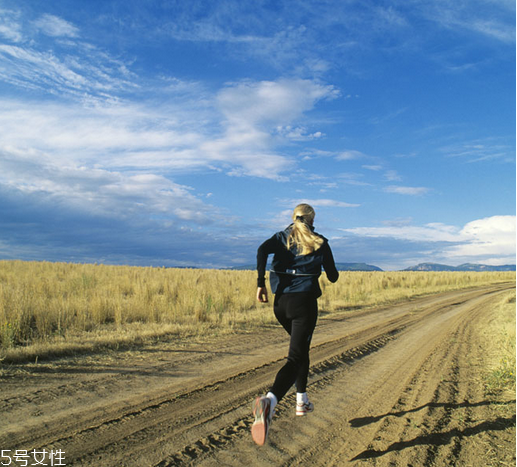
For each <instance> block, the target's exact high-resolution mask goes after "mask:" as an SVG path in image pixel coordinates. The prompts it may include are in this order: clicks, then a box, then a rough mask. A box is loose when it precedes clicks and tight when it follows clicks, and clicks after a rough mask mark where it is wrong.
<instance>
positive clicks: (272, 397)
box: [266, 392, 278, 412]
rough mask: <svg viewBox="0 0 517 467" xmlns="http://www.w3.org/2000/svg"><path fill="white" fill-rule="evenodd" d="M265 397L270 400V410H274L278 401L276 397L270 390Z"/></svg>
mask: <svg viewBox="0 0 517 467" xmlns="http://www.w3.org/2000/svg"><path fill="white" fill-rule="evenodd" d="M266 397H267V398H268V399H270V400H271V412H274V410H275V406H276V404H277V403H278V399H277V398H276V396H275V395H274V394H273V393H272V392H268V393H267V394H266Z"/></svg>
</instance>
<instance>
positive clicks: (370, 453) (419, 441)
mask: <svg viewBox="0 0 517 467" xmlns="http://www.w3.org/2000/svg"><path fill="white" fill-rule="evenodd" d="M510 404H514V405H515V400H513V401H507V402H489V401H483V402H475V403H471V402H467V401H465V402H461V403H459V404H453V403H448V402H446V403H442V402H430V403H429V404H425V405H423V406H421V407H417V408H415V409H409V410H404V411H400V412H390V413H386V414H384V415H378V416H374V417H362V418H354V419H353V420H350V425H351V426H352V427H354V428H359V427H362V426H366V425H369V424H370V423H375V422H378V421H379V420H382V419H383V418H385V417H388V416H393V417H402V416H404V415H406V414H409V413H412V412H418V411H419V410H422V409H424V408H426V407H428V408H444V409H446V410H449V411H452V410H454V409H459V408H464V407H465V408H466V407H469V408H473V407H481V406H488V405H499V406H500V405H510ZM512 426H515V415H513V416H512V417H509V418H503V417H498V418H497V419H495V420H491V421H484V422H481V423H479V424H478V425H475V426H471V427H467V428H464V429H459V428H454V429H452V430H450V431H446V432H437V433H429V434H425V435H421V436H417V437H416V438H414V439H412V440H408V441H398V442H396V443H393V444H391V445H390V446H388V448H386V449H385V450H382V451H377V450H375V449H369V450H366V451H363V452H362V453H360V454H358V455H357V456H355V457H354V458H353V459H352V460H354V461H355V460H360V459H374V458H377V457H380V456H383V455H384V454H387V453H388V452H392V451H401V450H403V449H405V448H408V447H412V446H418V445H433V446H442V445H446V444H449V443H450V442H451V440H452V438H454V437H466V436H473V435H477V434H479V433H482V432H485V431H501V430H506V429H507V428H510V427H512Z"/></svg>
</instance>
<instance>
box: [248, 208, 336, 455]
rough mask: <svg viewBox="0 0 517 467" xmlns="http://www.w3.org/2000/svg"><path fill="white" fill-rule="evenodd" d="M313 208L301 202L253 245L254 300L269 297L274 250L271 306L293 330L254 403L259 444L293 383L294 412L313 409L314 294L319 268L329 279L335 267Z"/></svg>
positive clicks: (254, 429) (333, 279)
mask: <svg viewBox="0 0 517 467" xmlns="http://www.w3.org/2000/svg"><path fill="white" fill-rule="evenodd" d="M314 216H315V212H314V209H313V208H312V207H311V206H309V205H308V204H299V205H298V206H296V208H295V209H294V212H293V216H292V219H293V223H292V224H291V225H289V227H287V228H286V229H285V230H283V231H281V232H277V233H276V234H275V235H273V236H272V237H271V238H270V239H269V240H266V241H265V242H264V243H263V244H262V245H260V247H259V249H258V251H257V271H258V281H257V285H258V289H257V300H258V301H259V302H262V303H266V302H268V293H267V288H266V281H265V273H266V263H267V258H268V255H270V254H273V255H274V256H273V262H272V267H271V271H270V285H271V290H272V292H273V294H275V299H274V304H273V310H274V312H275V316H276V318H277V320H278V321H279V322H280V324H281V325H282V326H283V327H284V329H285V330H286V331H287V332H288V334H289V335H290V336H291V339H290V344H289V354H288V356H287V362H286V363H285V365H284V366H283V367H282V368H281V369H280V371H279V372H278V373H277V375H276V378H275V381H274V383H273V386H272V387H271V389H270V391H269V392H268V393H267V395H266V396H263V397H258V398H257V399H256V400H255V402H254V405H253V415H254V416H255V422H254V423H253V426H252V427H251V434H252V437H253V440H254V441H255V443H257V444H258V445H260V446H262V445H263V444H265V442H266V440H267V435H268V431H269V427H270V424H271V419H272V417H273V414H274V411H275V406H276V404H277V403H278V402H279V401H280V400H281V399H282V398H283V397H284V396H285V394H286V393H287V391H288V390H289V389H290V388H291V386H292V385H293V384H296V415H298V416H304V415H306V414H307V413H309V412H312V411H313V410H314V405H313V404H312V402H309V398H308V396H307V377H308V375H309V348H310V344H311V339H312V333H313V332H314V328H315V327H316V321H317V319H318V303H317V299H318V297H320V296H321V288H320V285H319V280H318V279H319V277H320V275H321V268H322V266H323V269H324V270H325V272H326V274H327V278H328V279H329V280H330V282H336V281H337V280H338V277H339V273H338V271H337V269H336V265H335V263H334V257H333V256H332V251H331V249H330V246H329V244H328V241H327V239H326V238H325V237H323V236H322V235H320V234H318V233H316V232H315V231H314V226H313V223H314Z"/></svg>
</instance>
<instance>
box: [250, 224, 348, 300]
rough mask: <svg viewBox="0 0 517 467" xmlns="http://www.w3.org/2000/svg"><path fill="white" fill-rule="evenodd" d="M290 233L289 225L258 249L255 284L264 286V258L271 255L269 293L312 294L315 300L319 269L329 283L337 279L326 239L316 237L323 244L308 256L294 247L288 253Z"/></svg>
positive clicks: (318, 288) (318, 289)
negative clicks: (287, 245)
mask: <svg viewBox="0 0 517 467" xmlns="http://www.w3.org/2000/svg"><path fill="white" fill-rule="evenodd" d="M290 231H291V226H289V227H287V229H285V230H283V231H281V232H277V233H276V234H275V235H273V236H272V237H271V238H269V239H268V240H266V241H265V242H264V243H262V245H260V247H259V248H258V251H257V272H258V280H257V285H258V287H265V285H266V280H265V274H266V264H267V258H268V256H269V255H270V254H274V256H273V263H272V267H271V271H270V276H269V280H270V284H271V291H272V292H273V293H274V294H278V293H295V292H312V293H314V294H315V295H316V296H317V297H319V296H321V288H320V285H319V280H318V279H319V277H320V275H321V268H322V267H323V269H324V270H325V272H326V274H327V278H328V279H329V281H330V282H336V281H337V280H338V278H339V272H338V271H337V269H336V264H335V262H334V257H333V255H332V250H331V249H330V246H329V244H328V240H327V239H326V238H325V237H323V236H322V235H319V234H316V235H318V236H320V237H321V238H322V239H323V240H324V242H323V245H322V246H321V247H320V248H318V249H317V250H316V251H314V252H312V253H310V254H308V255H298V254H297V252H296V249H295V248H293V249H291V250H288V249H287V247H286V244H287V237H288V236H289V233H290Z"/></svg>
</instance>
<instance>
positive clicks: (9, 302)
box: [0, 261, 515, 363]
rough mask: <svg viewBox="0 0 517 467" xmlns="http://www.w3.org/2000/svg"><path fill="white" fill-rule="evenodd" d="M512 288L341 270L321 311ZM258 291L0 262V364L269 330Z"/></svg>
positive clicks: (444, 277) (165, 273) (251, 283)
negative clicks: (157, 341) (446, 293)
mask: <svg viewBox="0 0 517 467" xmlns="http://www.w3.org/2000/svg"><path fill="white" fill-rule="evenodd" d="M509 281H513V282H515V272H342V273H341V277H340V280H339V281H338V282H337V283H336V284H330V283H329V282H328V281H327V280H326V278H325V276H324V275H323V276H322V279H321V285H322V288H323V290H324V293H323V297H322V298H321V299H320V310H322V311H324V312H338V311H340V312H342V311H351V310H355V309H358V308H364V307H368V306H373V305H381V304H388V303H394V302H396V301H400V300H405V299H409V298H411V297H416V296H422V295H425V294H431V293H437V292H443V291H448V290H457V289H464V288H470V287H475V286H481V285H485V284H493V283H498V282H509ZM255 293H256V273H255V272H254V271H234V270H209V269H168V268H144V267H130V266H107V265H97V264H69V263H48V262H22V261H0V362H2V361H3V362H4V363H8V362H15V361H24V360H32V361H34V359H37V358H44V357H47V356H52V355H62V354H71V353H76V352H81V351H87V352H91V351H96V350H98V349H102V348H119V347H120V346H127V345H133V344H139V343H142V342H148V341H151V340H152V339H157V338H161V337H164V336H167V338H178V339H181V338H187V337H199V336H214V335H224V334H228V333H233V332H246V331H250V330H253V329H255V328H257V327H260V326H268V325H272V324H275V323H276V321H275V319H274V316H273V313H272V311H271V306H270V305H269V306H268V305H262V304H259V303H257V302H256V300H255ZM513 339H514V342H515V335H514V336H513Z"/></svg>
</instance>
